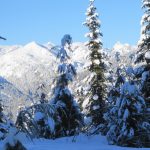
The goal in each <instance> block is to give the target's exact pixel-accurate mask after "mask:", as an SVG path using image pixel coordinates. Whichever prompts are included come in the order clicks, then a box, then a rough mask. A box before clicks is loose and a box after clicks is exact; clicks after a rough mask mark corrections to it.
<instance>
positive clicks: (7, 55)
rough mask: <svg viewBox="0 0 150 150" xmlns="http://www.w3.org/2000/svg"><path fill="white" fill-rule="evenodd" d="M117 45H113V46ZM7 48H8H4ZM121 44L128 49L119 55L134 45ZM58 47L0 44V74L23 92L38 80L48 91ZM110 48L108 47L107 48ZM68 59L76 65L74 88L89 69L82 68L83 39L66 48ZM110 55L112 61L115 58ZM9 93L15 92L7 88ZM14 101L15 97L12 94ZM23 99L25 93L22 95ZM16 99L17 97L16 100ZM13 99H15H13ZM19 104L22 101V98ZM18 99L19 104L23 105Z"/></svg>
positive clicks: (85, 60) (32, 88)
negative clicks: (70, 47) (67, 49)
mask: <svg viewBox="0 0 150 150" xmlns="http://www.w3.org/2000/svg"><path fill="white" fill-rule="evenodd" d="M114 47H116V46H114ZM7 48H8V49H7ZM121 48H124V51H125V49H129V48H130V50H128V51H127V52H126V51H125V52H124V51H122V53H121V54H122V55H125V56H128V53H130V52H132V51H134V50H135V49H134V48H132V47H129V46H128V45H125V46H124V45H121V44H120V51H121ZM59 49H60V47H59V46H54V45H53V44H51V43H48V44H44V45H42V44H39V43H36V42H30V43H28V44H26V45H24V46H0V51H3V52H4V53H0V58H1V61H0V76H2V77H3V78H5V79H6V80H7V81H8V82H10V83H12V85H13V86H14V87H16V88H17V89H19V91H21V92H22V93H24V94H25V95H28V94H29V93H30V92H32V93H35V91H36V89H37V88H38V87H39V85H40V84H45V86H46V89H47V92H48V93H49V92H51V90H52V89H51V88H52V86H53V80H54V79H55V78H56V76H57V73H56V71H57V66H58V63H59V62H58V60H57V58H56V56H57V54H58V51H59ZM107 52H109V51H107ZM114 52H116V51H115V49H114V50H113V51H110V54H109V55H110V58H111V57H112V56H114ZM68 53H69V56H70V58H71V59H70V60H69V61H71V62H72V63H73V64H74V65H75V67H76V69H77V73H78V76H77V78H76V81H75V82H74V84H73V85H72V86H73V88H72V89H73V90H75V91H76V88H77V87H78V86H80V85H79V84H84V82H85V80H84V79H85V78H87V75H89V73H88V72H87V71H86V70H84V68H86V66H88V65H89V60H88V57H87V56H88V54H89V51H88V48H87V47H86V46H85V44H84V43H79V42H78V43H73V44H72V51H69V52H68ZM114 59H115V58H114V57H112V59H111V60H112V61H111V62H113V61H114ZM10 93H11V95H13V94H15V93H13V91H10ZM14 99H15V101H16V99H17V98H14ZM22 99H24V97H23V98H22ZM17 101H18V100H17ZM14 103H15V102H14ZM21 103H22V104H23V103H24V101H22V102H21ZM21 103H20V105H22V104H21Z"/></svg>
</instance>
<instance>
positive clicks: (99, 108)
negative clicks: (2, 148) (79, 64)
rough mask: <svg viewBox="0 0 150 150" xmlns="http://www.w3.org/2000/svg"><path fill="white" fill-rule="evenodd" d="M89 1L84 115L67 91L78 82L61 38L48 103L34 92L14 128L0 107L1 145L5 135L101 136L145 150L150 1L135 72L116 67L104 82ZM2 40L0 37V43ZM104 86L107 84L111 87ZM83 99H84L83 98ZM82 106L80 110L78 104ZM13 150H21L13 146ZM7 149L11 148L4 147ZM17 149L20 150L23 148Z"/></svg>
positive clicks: (149, 113) (67, 43) (149, 131)
mask: <svg viewBox="0 0 150 150" xmlns="http://www.w3.org/2000/svg"><path fill="white" fill-rule="evenodd" d="M94 1H95V0H90V5H89V7H88V9H87V12H86V15H87V18H86V21H85V22H84V25H85V26H87V27H88V29H89V33H87V34H86V37H88V38H89V41H88V42H87V43H86V46H87V47H88V49H89V52H90V53H89V57H88V59H89V61H90V64H89V66H88V67H87V69H88V71H89V72H90V76H89V80H88V84H89V88H88V89H86V90H87V91H86V92H84V90H85V89H82V90H81V91H79V92H80V94H79V95H81V97H82V102H81V103H84V101H85V100H86V101H87V102H86V106H85V107H84V109H85V110H86V111H81V110H83V109H82V107H79V105H78V104H77V102H76V100H75V96H74V95H73V93H72V91H71V90H70V88H69V83H70V82H73V80H74V78H75V77H76V76H77V72H76V69H75V67H74V65H73V64H72V62H71V58H70V56H69V55H68V51H70V50H71V44H72V37H71V36H70V35H68V34H66V35H64V37H63V38H62V40H61V48H60V50H59V53H58V55H57V59H58V60H59V65H58V71H57V72H58V76H57V78H56V79H55V87H54V88H53V98H52V99H51V100H50V101H48V100H47V99H46V94H45V93H44V92H43V91H44V90H43V88H44V86H43V85H41V86H40V87H39V88H38V89H40V90H41V92H40V93H39V94H38V96H36V97H38V98H39V102H38V103H36V104H33V105H32V106H30V107H28V108H24V109H22V110H20V112H19V114H18V117H17V121H16V123H15V124H13V123H11V122H10V121H8V119H7V118H6V117H5V115H4V114H3V113H2V110H3V109H2V106H1V105H0V139H1V140H3V139H5V138H6V136H7V134H9V132H11V131H14V130H12V128H15V134H17V132H25V133H26V134H27V135H28V136H29V137H31V138H41V137H42V138H48V139H49V138H52V139H55V138H59V137H63V136H75V135H78V134H79V133H81V132H82V133H86V134H87V135H91V134H97V133H98V134H99V133H102V134H104V135H106V137H107V139H108V142H109V144H116V145H120V146H131V147H150V1H149V0H143V1H142V3H143V6H142V8H143V9H144V10H145V13H144V15H143V17H142V22H141V23H142V31H141V32H142V34H141V39H140V42H139V45H138V49H139V50H138V52H137V57H136V61H135V67H134V68H133V67H127V66H125V67H121V66H119V67H118V68H117V71H116V72H115V73H114V74H113V75H114V76H113V77H112V78H109V79H108V78H107V77H106V76H105V72H108V71H110V70H109V69H108V68H107V66H106V64H105V62H106V61H107V60H105V59H106V57H105V54H104V53H103V49H102V45H103V44H102V41H101V37H102V33H101V31H100V26H101V23H100V21H99V15H98V13H97V12H96V7H95V6H94ZM0 38H1V37H0ZM108 82H111V86H110V84H109V86H108ZM83 93H86V94H83ZM80 106H82V104H80ZM14 145H15V146H16V145H18V146H20V145H21V143H20V142H19V141H15V144H14ZM6 147H7V148H6V149H9V147H11V145H9V143H7V144H6ZM22 149H25V148H24V146H23V145H22Z"/></svg>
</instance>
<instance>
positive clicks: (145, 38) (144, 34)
mask: <svg viewBox="0 0 150 150" xmlns="http://www.w3.org/2000/svg"><path fill="white" fill-rule="evenodd" d="M142 3H143V4H142V8H143V9H144V10H145V13H144V15H143V17H142V20H141V25H142V28H141V38H140V40H139V45H138V46H139V51H138V56H137V60H136V62H140V61H145V60H146V59H148V61H150V1H149V0H142Z"/></svg>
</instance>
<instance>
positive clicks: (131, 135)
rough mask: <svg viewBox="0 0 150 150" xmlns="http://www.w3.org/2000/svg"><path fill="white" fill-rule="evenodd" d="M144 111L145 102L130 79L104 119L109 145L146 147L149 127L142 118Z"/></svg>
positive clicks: (124, 84) (122, 87) (148, 138)
mask: <svg viewBox="0 0 150 150" xmlns="http://www.w3.org/2000/svg"><path fill="white" fill-rule="evenodd" d="M145 109H146V105H145V101H144V99H143V97H142V96H141V93H140V90H139V89H138V87H137V86H136V84H135V82H134V81H133V80H131V79H130V80H129V81H126V82H124V83H123V85H122V86H121V88H120V93H119V96H117V97H116V101H115V102H114V104H113V105H112V106H111V108H110V110H109V112H108V113H106V114H105V117H104V118H105V119H106V120H107V121H108V126H107V127H108V132H107V139H108V142H109V144H117V145H121V146H133V147H141V146H145V147H147V146H148V143H149V140H150V137H149V127H150V126H149V123H148V121H147V122H146V121H145V119H144V118H143V114H144V112H145ZM141 135H142V136H141Z"/></svg>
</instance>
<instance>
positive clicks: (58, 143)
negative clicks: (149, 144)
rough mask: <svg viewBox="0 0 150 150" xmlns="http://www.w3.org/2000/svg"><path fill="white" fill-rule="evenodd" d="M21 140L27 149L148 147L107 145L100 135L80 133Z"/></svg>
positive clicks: (131, 149) (133, 149)
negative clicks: (69, 135) (55, 137)
mask: <svg viewBox="0 0 150 150" xmlns="http://www.w3.org/2000/svg"><path fill="white" fill-rule="evenodd" d="M19 139H20V138H19ZM22 142H23V143H24V145H25V147H26V148H27V149H28V150H149V148H147V149H146V148H145V149H144V148H126V147H119V146H114V145H108V144H107V141H106V138H105V137H102V136H100V135H97V136H91V137H87V136H84V135H80V136H77V137H75V138H74V137H65V138H59V139H55V140H46V139H40V140H34V141H33V142H29V141H27V140H25V139H23V138H22ZM3 144H4V143H3V142H1V143H0V149H1V150H3Z"/></svg>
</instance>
